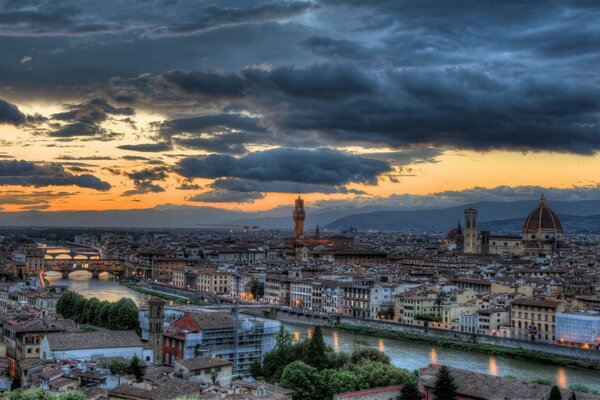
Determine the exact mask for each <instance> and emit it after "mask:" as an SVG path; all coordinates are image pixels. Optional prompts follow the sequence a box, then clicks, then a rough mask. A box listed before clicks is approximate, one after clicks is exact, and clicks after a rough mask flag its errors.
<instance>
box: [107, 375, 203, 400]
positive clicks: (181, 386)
mask: <svg viewBox="0 0 600 400" xmlns="http://www.w3.org/2000/svg"><path fill="white" fill-rule="evenodd" d="M201 391H202V385H201V384H200V383H197V382H192V381H188V380H185V379H181V378H162V379H160V380H158V381H155V382H152V383H151V384H147V385H128V384H123V385H119V386H117V387H116V388H114V389H112V390H110V391H109V392H108V394H107V397H108V400H175V399H177V398H179V397H182V398H184V397H186V396H194V395H196V396H197V395H200V392H201Z"/></svg>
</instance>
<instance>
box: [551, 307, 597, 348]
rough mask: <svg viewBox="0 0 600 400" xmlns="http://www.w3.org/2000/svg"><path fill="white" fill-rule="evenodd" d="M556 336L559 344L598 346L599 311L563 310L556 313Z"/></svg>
mask: <svg viewBox="0 0 600 400" xmlns="http://www.w3.org/2000/svg"><path fill="white" fill-rule="evenodd" d="M556 338H557V340H558V342H559V343H560V344H566V345H574V346H583V347H586V348H587V347H592V348H596V349H598V348H599V347H600V312H598V311H594V310H590V311H585V310H578V311H565V312H559V313H557V314H556Z"/></svg>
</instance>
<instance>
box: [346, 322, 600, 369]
mask: <svg viewBox="0 0 600 400" xmlns="http://www.w3.org/2000/svg"><path fill="white" fill-rule="evenodd" d="M337 322H338V323H341V324H348V325H355V326H363V327H367V328H375V329H382V330H386V331H393V332H401V333H407V334H411V335H420V336H429V337H435V338H440V339H449V340H458V341H463V342H471V343H479V344H489V345H494V346H500V347H508V348H512V349H520V350H528V351H536V352H542V353H546V354H553V355H556V356H562V357H568V358H573V359H577V360H585V361H595V362H600V351H598V350H586V349H582V348H579V347H570V346H560V345H555V344H551V343H544V342H534V341H529V340H521V339H514V338H508V337H500V336H488V335H473V334H472V333H466V332H458V331H450V330H447V329H438V328H430V327H429V328H426V327H422V326H414V325H405V324H400V323H396V322H386V321H377V320H364V319H356V318H349V317H340V318H339V319H338V321H337Z"/></svg>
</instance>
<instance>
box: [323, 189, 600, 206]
mask: <svg viewBox="0 0 600 400" xmlns="http://www.w3.org/2000/svg"><path fill="white" fill-rule="evenodd" d="M542 193H543V194H544V196H545V197H546V199H548V200H549V201H580V200H597V199H599V198H600V186H599V185H589V186H573V187H571V188H552V187H542V186H497V187H494V188H485V187H477V186H476V187H473V188H469V189H465V190H447V191H441V192H436V193H430V194H425V195H416V194H394V195H391V196H389V197H362V196H359V197H356V198H354V199H352V200H321V201H318V202H316V203H314V204H313V205H314V206H315V207H335V208H358V207H366V206H377V207H393V208H397V209H413V210H415V209H427V208H441V207H453V206H458V205H465V204H469V203H476V202H480V201H521V200H537V199H539V198H540V196H541V194H542Z"/></svg>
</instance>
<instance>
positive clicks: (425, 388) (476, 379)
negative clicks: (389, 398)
mask: <svg viewBox="0 0 600 400" xmlns="http://www.w3.org/2000/svg"><path fill="white" fill-rule="evenodd" d="M448 369H449V370H450V375H452V378H454V384H455V385H456V394H457V396H456V398H457V400H481V399H490V400H522V399H548V398H549V396H550V390H551V388H552V387H551V386H550V385H540V384H536V383H530V382H525V381H520V380H518V379H509V378H502V377H500V376H494V375H488V374H482V373H478V372H472V371H467V370H463V369H458V368H452V367H448ZM439 370H440V365H437V364H429V365H428V366H427V367H426V368H421V369H419V372H420V373H419V380H418V386H419V391H420V392H421V393H422V395H423V400H435V395H434V394H433V388H434V387H435V381H436V378H437V374H438V372H439ZM575 393H576V397H577V399H578V400H598V399H600V396H596V395H593V394H589V393H582V392H575ZM561 395H562V398H563V399H568V398H569V396H570V395H571V391H570V390H568V389H561Z"/></svg>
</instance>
